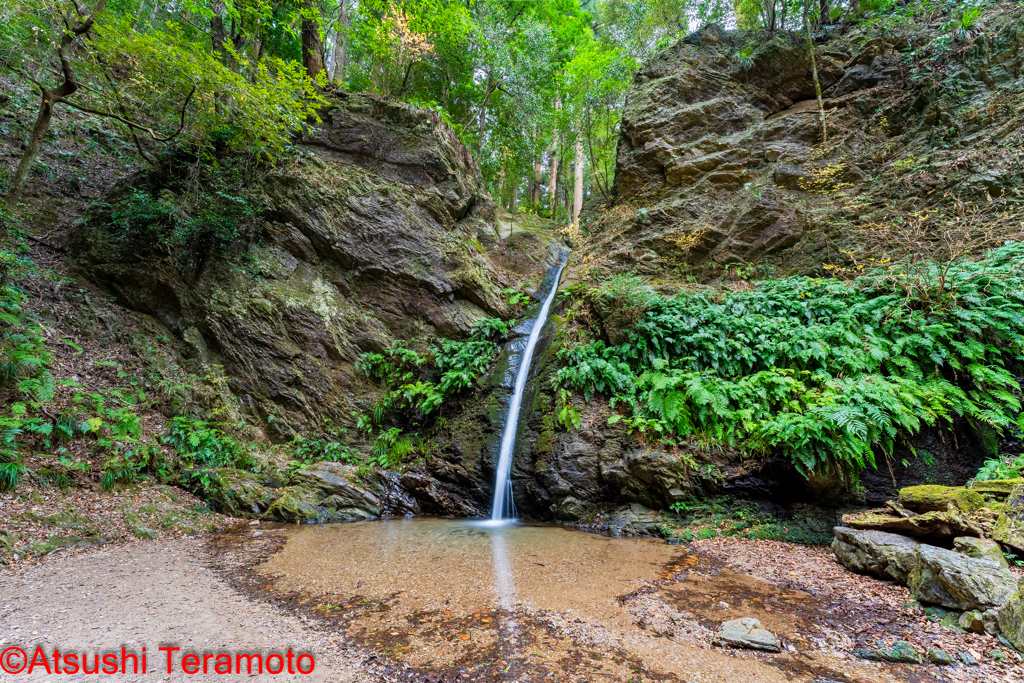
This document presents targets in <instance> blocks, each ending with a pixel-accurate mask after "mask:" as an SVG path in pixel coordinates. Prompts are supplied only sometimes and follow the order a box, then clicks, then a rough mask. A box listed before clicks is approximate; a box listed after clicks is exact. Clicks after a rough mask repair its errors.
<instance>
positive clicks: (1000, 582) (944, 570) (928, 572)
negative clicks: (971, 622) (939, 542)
mask: <svg viewBox="0 0 1024 683" xmlns="http://www.w3.org/2000/svg"><path fill="white" fill-rule="evenodd" d="M917 557H918V565H917V569H916V570H915V571H914V572H913V573H912V574H911V575H910V581H909V582H908V584H907V585H908V587H909V588H910V591H911V593H913V595H914V597H915V598H917V599H918V600H920V601H921V602H928V603H933V604H936V605H942V606H943V607H948V608H950V609H958V610H964V611H966V610H981V611H984V610H986V609H989V608H990V607H1001V606H1003V605H1005V604H1006V603H1007V601H1009V600H1010V596H1011V595H1013V593H1014V591H1015V590H1016V589H1017V578H1016V577H1015V576H1014V575H1013V573H1011V572H1010V570H1009V569H1007V568H1006V567H1002V566H1000V565H999V563H997V562H994V561H992V560H982V559H977V558H973V557H967V556H966V555H961V554H960V553H957V552H953V551H952V550H946V549H945V548H936V547H934V546H930V545H923V544H922V545H921V546H920V547H919V548H918V551H917Z"/></svg>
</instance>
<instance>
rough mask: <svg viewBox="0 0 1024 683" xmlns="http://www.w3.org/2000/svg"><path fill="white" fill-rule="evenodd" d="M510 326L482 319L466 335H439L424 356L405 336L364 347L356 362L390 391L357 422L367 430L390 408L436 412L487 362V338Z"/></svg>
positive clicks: (493, 348) (490, 350) (491, 351)
mask: <svg viewBox="0 0 1024 683" xmlns="http://www.w3.org/2000/svg"><path fill="white" fill-rule="evenodd" d="M511 327H512V325H511V323H510V322H502V321H501V320H498V319H497V318H487V319H484V320H480V321H478V322H476V323H475V324H474V325H473V327H472V331H471V332H470V336H469V338H468V339H465V340H455V339H439V340H437V341H436V342H435V343H434V344H433V346H431V347H430V352H429V353H428V354H427V355H426V356H423V355H420V354H419V353H417V352H416V351H413V350H411V349H409V348H406V347H405V346H404V343H403V342H396V343H393V344H391V345H390V346H388V348H387V349H385V350H384V352H383V353H364V354H363V355H362V356H360V358H359V361H358V362H357V367H358V368H359V369H360V370H362V371H363V373H365V374H366V375H367V376H368V377H374V378H376V379H380V380H383V381H384V384H385V385H386V386H388V387H389V391H388V393H387V394H385V396H384V398H382V399H381V400H380V401H379V402H378V403H377V404H376V405H375V406H374V408H373V410H372V411H371V414H370V415H369V416H360V419H359V420H358V422H357V428H358V429H360V430H361V431H364V432H370V431H371V430H372V429H373V428H374V427H379V426H380V425H381V423H382V422H383V421H384V419H385V418H386V417H387V416H388V415H389V414H391V413H393V412H394V411H414V412H416V411H418V412H419V413H421V414H422V415H424V416H426V415H430V414H432V413H435V412H437V410H438V409H439V408H440V407H441V405H442V404H443V403H444V402H445V401H446V400H448V399H450V398H452V397H453V396H456V395H457V394H459V393H461V392H462V391H464V390H465V389H468V388H470V387H471V386H473V383H474V382H475V381H476V379H477V377H479V376H480V375H481V374H482V373H483V372H484V371H485V370H487V368H488V367H490V364H491V361H492V360H493V359H494V356H495V355H496V354H497V352H498V345H497V344H495V343H494V342H493V341H491V338H495V339H501V338H503V337H505V336H506V335H507V334H508V332H509V330H510V329H511ZM432 380H433V381H432Z"/></svg>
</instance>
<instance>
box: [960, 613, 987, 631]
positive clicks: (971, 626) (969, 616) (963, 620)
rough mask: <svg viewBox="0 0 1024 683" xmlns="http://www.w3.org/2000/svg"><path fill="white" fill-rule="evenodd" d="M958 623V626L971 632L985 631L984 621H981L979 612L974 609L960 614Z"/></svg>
mask: <svg viewBox="0 0 1024 683" xmlns="http://www.w3.org/2000/svg"><path fill="white" fill-rule="evenodd" d="M958 623H959V624H960V628H962V629H963V630H965V631H970V632H971V633H984V632H985V622H984V621H982V618H981V612H979V611H978V610H976V609H973V610H971V611H969V612H964V613H963V614H961V615H960V619H959V620H958Z"/></svg>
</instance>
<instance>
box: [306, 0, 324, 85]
mask: <svg viewBox="0 0 1024 683" xmlns="http://www.w3.org/2000/svg"><path fill="white" fill-rule="evenodd" d="M303 9H304V10H306V11H311V10H312V9H313V4H312V3H311V2H307V3H305V4H304V5H303ZM302 66H303V67H305V69H306V73H307V74H309V77H310V78H316V77H317V75H318V74H319V73H320V72H321V71H323V70H324V46H323V43H321V41H320V24H319V22H317V21H316V19H314V18H312V17H309V16H306V15H303V17H302Z"/></svg>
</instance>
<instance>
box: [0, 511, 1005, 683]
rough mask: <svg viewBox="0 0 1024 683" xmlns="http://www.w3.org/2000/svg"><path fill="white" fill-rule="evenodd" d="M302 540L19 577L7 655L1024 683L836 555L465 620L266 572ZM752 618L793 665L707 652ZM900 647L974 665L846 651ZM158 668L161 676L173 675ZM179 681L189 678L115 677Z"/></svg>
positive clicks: (805, 555)
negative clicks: (196, 656)
mask: <svg viewBox="0 0 1024 683" xmlns="http://www.w3.org/2000/svg"><path fill="white" fill-rule="evenodd" d="M295 533H297V530H296V527H294V526H285V525H270V524H252V523H248V524H239V525H237V526H235V527H233V528H232V529H231V530H229V531H228V532H226V533H216V534H204V535H203V536H201V537H198V538H167V539H158V540H132V541H126V542H123V543H120V544H117V545H108V546H105V547H102V548H90V549H85V550H81V551H76V552H73V553H71V552H68V553H58V554H55V555H50V556H48V557H46V558H44V559H43V560H41V561H40V562H38V563H36V564H33V565H22V566H19V567H11V568H8V570H7V571H6V573H5V574H4V575H2V576H0V594H2V595H4V600H3V604H2V605H0V608H2V609H0V624H3V626H2V627H0V645H4V647H9V646H11V645H20V646H22V647H25V648H26V649H28V646H31V647H35V646H36V645H42V646H43V647H44V649H45V650H50V648H52V647H59V648H60V649H61V650H64V651H69V652H93V651H104V652H106V651H112V648H113V647H115V646H117V647H118V648H119V647H120V646H121V645H124V646H126V647H128V648H129V649H131V648H132V647H135V648H141V646H143V645H146V646H148V648H149V650H150V651H155V650H156V649H157V647H158V646H162V645H168V644H173V645H177V646H180V647H182V649H183V651H189V650H194V651H200V652H220V651H229V652H238V651H246V652H251V651H262V652H265V653H266V652H271V651H284V650H286V649H288V648H291V649H292V650H293V651H294V652H311V653H313V654H314V656H315V657H316V662H317V664H316V671H315V674H314V675H312V676H304V677H301V678H303V679H305V680H317V681H381V682H392V681H410V682H411V681H433V682H435V683H440V682H445V683H455V681H459V682H461V681H499V680H500V681H517V682H518V683H526V682H528V681H532V682H534V683H536V682H539V681H580V682H582V681H588V682H589V681H635V682H636V683H639V682H640V681H678V682H680V683H687V682H690V681H694V682H696V681H699V682H701V683H710V682H714V681H722V682H725V681H741V680H742V681H761V682H764V683H769V682H771V683H775V682H778V683H784V682H790V681H798V682H800V683H811V682H812V681H842V682H844V683H883V682H885V683H888V682H890V681H899V682H906V683H911V682H922V683H923V682H925V681H964V682H968V681H969V682H975V681H977V682H979V683H980V682H981V681H985V682H998V681H1002V682H1006V683H1017V682H1019V681H1024V674H1022V672H1024V667H1022V665H1021V663H1020V661H1019V656H1018V655H1017V654H1016V653H1012V652H1011V653H1007V654H1008V659H1007V660H1006V661H1004V662H999V661H996V660H995V659H993V658H992V657H990V656H989V653H990V652H991V651H993V650H994V649H996V648H997V647H998V644H997V643H996V642H995V640H994V639H991V638H990V637H988V636H984V635H978V634H967V633H961V632H956V631H953V630H951V629H948V628H945V627H944V626H941V625H940V624H938V623H935V622H933V621H931V620H929V619H928V618H927V617H926V616H925V615H924V613H923V612H922V611H920V608H919V607H916V606H914V605H913V604H912V603H911V599H910V597H909V594H907V591H906V589H905V588H901V587H898V586H895V585H892V584H889V583H886V582H882V581H878V580H876V579H873V578H870V577H865V576H858V575H855V574H851V573H849V572H847V571H846V570H845V569H843V568H842V567H841V566H840V565H839V564H838V563H837V562H836V561H835V560H834V558H832V556H831V553H830V552H829V551H828V550H827V549H826V548H820V547H807V546H799V545H794V544H789V543H781V542H772V541H755V540H748V539H712V540H706V541H696V542H694V543H691V544H688V545H686V546H675V547H673V549H672V550H671V551H667V552H671V553H672V554H673V559H671V560H670V561H669V562H668V563H666V564H665V565H664V566H663V567H662V569H661V571H660V573H658V574H657V575H641V576H634V577H632V578H630V579H628V580H629V581H630V582H631V583H632V585H635V586H636V588H635V589H634V590H632V591H631V592H629V593H625V594H619V595H611V594H609V595H601V596H594V597H595V598H597V597H600V598H601V601H604V602H608V604H607V605H604V606H603V609H602V607H601V606H595V608H594V610H593V611H589V610H580V609H576V610H570V609H565V610H552V609H536V608H531V607H530V606H529V605H523V604H517V605H516V606H514V607H512V608H509V609H500V608H499V609H492V610H484V611H480V610H477V611H475V612H470V611H468V609H467V610H466V613H462V610H461V608H460V607H459V606H455V605H453V606H452V608H451V609H450V610H443V611H441V610H413V609H410V608H409V603H408V602H403V600H401V599H399V598H398V594H399V593H401V591H402V587H401V586H395V587H394V592H395V595H391V596H383V597H381V596H373V595H369V594H366V595H351V596H346V597H342V596H338V595H331V594H329V593H325V592H324V590H325V589H324V588H323V587H322V586H320V587H319V588H318V586H317V585H316V583H315V582H309V584H308V585H305V586H302V587H301V588H298V589H297V588H296V587H295V586H294V585H293V582H290V581H288V580H285V577H283V576H282V575H281V574H279V573H274V572H272V571H270V570H268V564H267V563H268V560H272V559H273V558H274V557H275V556H277V555H279V554H281V553H282V550H283V549H284V547H285V546H286V544H287V542H288V541H289V539H291V538H292V537H293V536H292V535H293V534H295ZM580 533H582V532H580ZM645 543H656V541H654V540H653V539H649V540H648V541H645ZM659 552H660V551H659ZM440 561H441V562H442V563H443V562H446V560H443V559H442V560H440ZM269 566H273V563H271V565H269ZM595 570H597V571H599V569H597V568H595ZM615 578H616V580H618V581H623V580H626V579H624V577H615ZM587 597H590V596H589V595H588V596H587ZM595 602H599V601H597V600H595ZM609 614H617V615H619V616H615V617H608V616H606V615H609ZM744 616H753V617H755V618H758V619H759V620H761V622H762V624H763V625H764V627H765V628H768V629H770V630H772V631H773V632H775V633H776V634H777V635H778V636H779V637H780V638H781V639H782V641H783V644H784V651H783V652H782V653H779V654H769V653H758V652H752V651H745V650H730V649H725V648H722V647H719V646H717V645H715V644H714V632H715V630H716V628H717V626H718V624H720V623H721V622H722V621H724V620H727V619H734V618H739V617H744ZM895 640H907V641H909V642H911V643H912V644H914V645H915V646H916V647H917V648H918V649H919V650H922V651H923V649H924V648H925V647H941V648H942V649H944V650H945V651H947V652H950V653H953V654H955V653H958V652H961V651H963V652H969V653H971V654H972V656H975V657H976V658H977V659H978V660H979V662H980V665H979V666H971V667H968V666H962V665H957V666H951V667H937V666H932V665H927V664H925V665H906V664H889V663H878V662H868V661H863V660H860V659H857V658H856V657H854V656H852V655H851V654H850V652H851V650H852V649H853V648H855V647H858V646H864V645H868V646H871V645H873V644H875V643H876V642H879V641H881V642H884V643H886V644H891V643H892V642H893V641H895ZM158 654H159V656H160V658H158V659H156V660H155V659H154V658H152V657H151V658H150V660H149V661H150V670H151V671H152V670H153V669H154V665H153V662H154V661H158V662H161V663H162V662H163V661H164V660H163V659H162V657H163V654H162V653H158ZM176 676H180V671H178V673H177V674H176V675H172V676H170V677H168V676H167V675H166V673H162V674H161V675H156V674H151V675H148V676H142V675H139V676H137V677H131V676H128V677H121V678H120V680H128V681H137V680H138V681H141V680H178V678H177V677H176ZM181 678H182V680H184V678H186V677H184V676H182V677H181ZM187 678H189V679H192V678H195V677H194V676H188V677H187ZM200 678H203V677H202V676H200ZM210 678H211V679H212V678H214V677H213V676H210ZM297 678H298V677H297ZM216 679H217V680H231V677H230V676H228V677H225V676H216ZM18 680H48V678H47V676H45V675H43V676H34V677H22V678H18ZM62 680H79V681H93V680H98V679H97V677H95V676H91V677H89V676H79V677H74V676H72V677H62ZM281 680H292V679H291V678H287V677H282V678H281Z"/></svg>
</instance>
